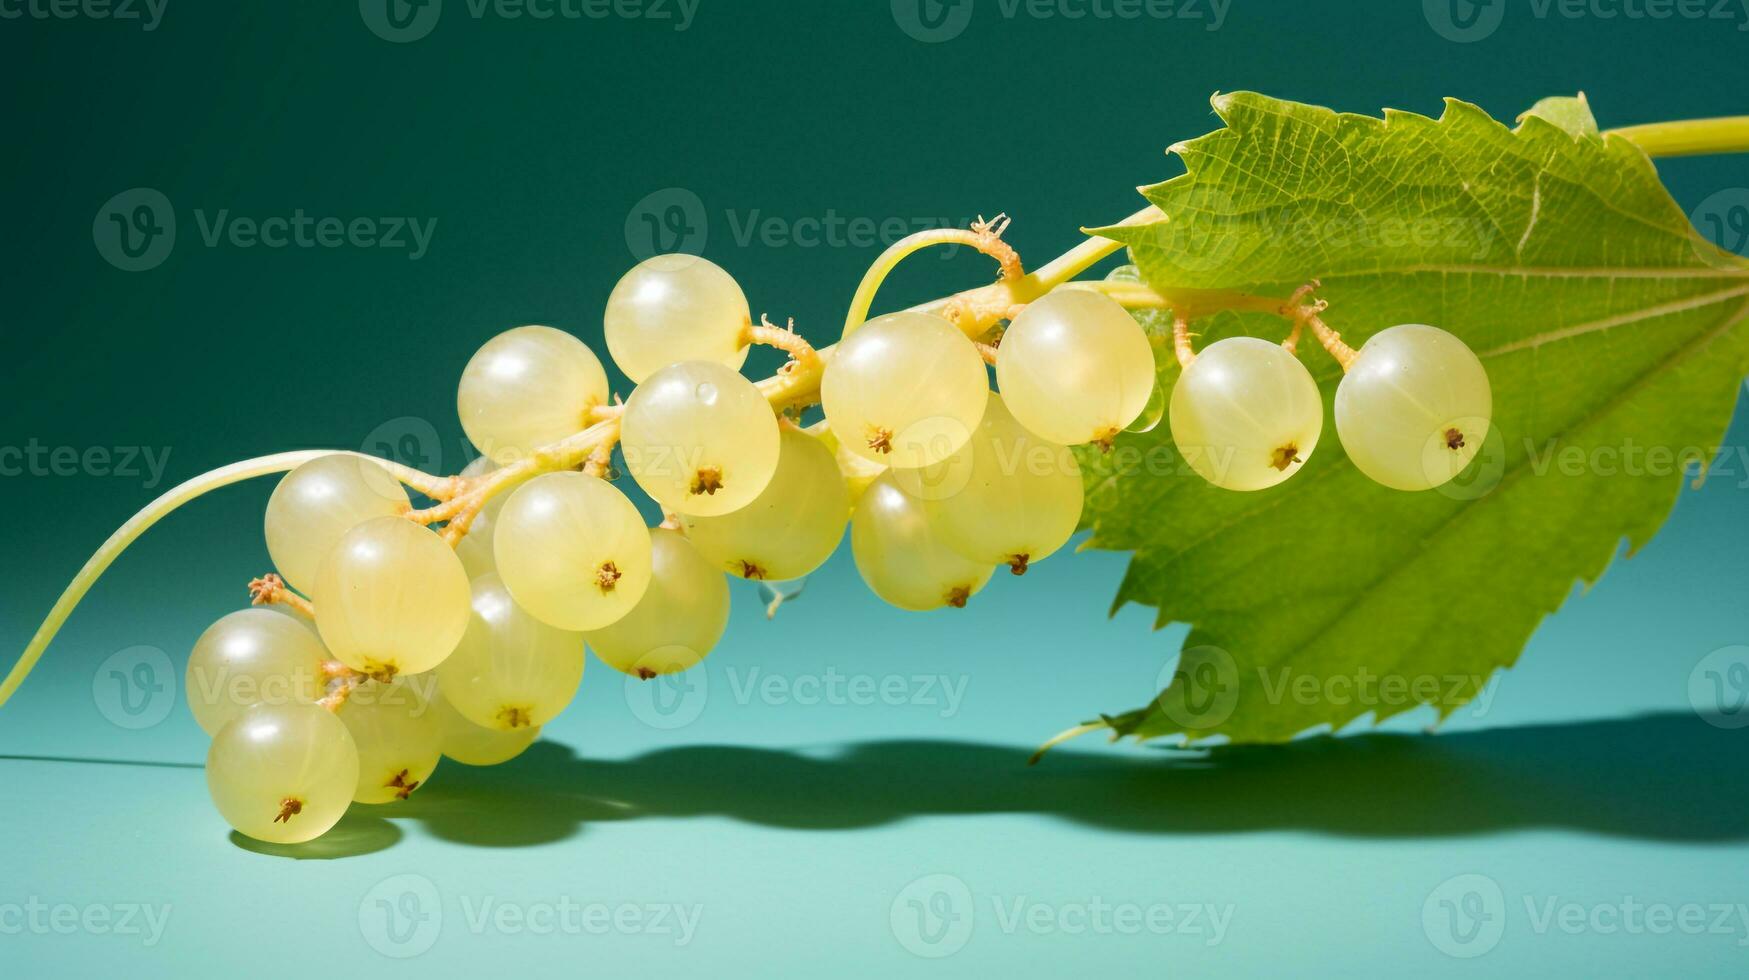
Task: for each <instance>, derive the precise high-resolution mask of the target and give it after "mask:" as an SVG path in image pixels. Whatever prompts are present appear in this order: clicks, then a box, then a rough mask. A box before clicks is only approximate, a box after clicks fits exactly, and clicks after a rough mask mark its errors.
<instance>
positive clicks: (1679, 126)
mask: <svg viewBox="0 0 1749 980" xmlns="http://www.w3.org/2000/svg"><path fill="white" fill-rule="evenodd" d="M1604 135H1606V136H1620V137H1622V138H1623V139H1626V140H1629V141H1631V142H1633V143H1634V144H1635V145H1637V146H1639V148H1640V149H1642V150H1645V151H1646V155H1647V156H1652V157H1683V156H1695V155H1697V154H1702V153H1749V116H1721V117H1719V118H1716V119H1681V120H1677V121H1675V122H1658V123H1647V124H1645V125H1642V126H1623V127H1621V128H1619V129H1612V130H1609V131H1608V132H1606V133H1605V134H1604Z"/></svg>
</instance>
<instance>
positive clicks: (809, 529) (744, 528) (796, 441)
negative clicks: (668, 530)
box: [682, 429, 850, 580]
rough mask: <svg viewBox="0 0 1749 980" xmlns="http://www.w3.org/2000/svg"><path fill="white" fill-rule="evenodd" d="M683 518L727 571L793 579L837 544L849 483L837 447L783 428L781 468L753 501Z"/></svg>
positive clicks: (846, 510) (846, 514)
mask: <svg viewBox="0 0 1749 980" xmlns="http://www.w3.org/2000/svg"><path fill="white" fill-rule="evenodd" d="M682 521H683V523H684V525H685V527H686V534H687V537H688V538H689V539H690V540H691V541H692V543H693V545H694V546H695V547H696V548H698V550H699V553H700V554H702V555H704V556H705V557H706V558H708V559H710V560H711V561H712V562H714V563H716V565H717V567H718V568H720V569H721V570H723V571H725V572H728V573H729V574H730V575H735V576H738V577H740V578H748V579H765V580H783V579H796V578H801V577H802V576H804V575H807V574H808V573H809V572H812V571H813V570H814V569H816V568H818V567H820V565H822V564H824V563H825V561H826V559H828V558H830V557H832V552H834V551H836V550H837V549H838V543H839V542H840V541H841V540H843V538H844V528H845V526H846V525H847V524H848V523H849V521H850V490H849V488H848V487H847V486H846V485H845V483H844V477H843V476H842V475H841V474H840V473H839V470H838V462H837V460H836V459H835V458H834V456H833V454H832V450H830V449H828V448H826V446H825V444H824V443H822V442H821V441H820V440H819V439H816V438H814V437H813V436H811V435H808V434H807V433H805V432H801V431H798V430H796V429H785V430H784V431H783V433H782V435H781V436H780V439H779V449H778V457H777V471H776V472H775V473H773V474H772V477H771V482H770V483H768V484H766V487H765V489H764V490H762V491H760V494H759V496H758V497H756V498H754V500H753V502H752V503H750V504H748V505H747V506H745V507H743V508H741V509H740V510H737V511H733V512H731V513H728V514H723V515H720V516H717V517H697V516H692V515H687V516H685V517H683V518H682Z"/></svg>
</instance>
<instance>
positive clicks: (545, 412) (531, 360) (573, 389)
mask: <svg viewBox="0 0 1749 980" xmlns="http://www.w3.org/2000/svg"><path fill="white" fill-rule="evenodd" d="M607 398H608V390H607V371H606V369H604V368H603V367H602V366H601V360H600V359H599V358H597V357H596V356H595V352H594V351H592V350H590V349H589V346H588V345H587V344H585V343H583V342H582V341H581V340H578V339H577V338H576V337H573V336H571V335H570V334H568V333H565V332H564V331H562V330H554V329H553V328H552V327H541V326H528V327H517V328H515V329H514V330H507V331H505V332H504V333H501V334H499V335H498V336H496V337H493V338H492V339H491V340H488V341H487V342H486V343H485V345H484V346H482V347H481V348H480V349H479V351H477V352H476V353H475V354H474V356H473V358H472V359H471V360H469V361H468V366H467V368H466V369H465V370H463V371H462V379H461V384H460V385H459V386H458V387H457V389H456V412H457V414H458V415H459V416H460V417H461V422H462V430H463V431H464V432H466V433H467V435H468V441H469V442H471V443H473V444H474V445H475V446H476V447H478V448H479V450H480V452H481V453H483V454H485V455H486V456H488V457H490V458H491V459H494V460H496V461H497V462H498V463H500V464H506V463H512V462H515V461H516V460H519V459H525V458H527V457H528V456H529V455H530V454H531V453H533V452H534V450H535V449H537V448H539V447H541V446H544V445H548V444H549V443H554V442H558V441H559V440H561V439H564V438H565V437H567V436H571V435H575V434H576V433H578V432H581V431H583V430H584V429H586V428H588V427H589V410H590V409H591V408H593V407H595V406H598V405H606V404H607Z"/></svg>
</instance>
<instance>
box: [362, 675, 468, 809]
mask: <svg viewBox="0 0 1749 980" xmlns="http://www.w3.org/2000/svg"><path fill="white" fill-rule="evenodd" d="M434 686H435V684H434V682H433V681H432V679H431V675H430V674H429V673H425V674H413V675H403V676H401V677H397V678H395V679H394V680H393V681H392V682H389V683H386V684H385V683H383V682H381V681H365V682H364V683H362V684H359V685H358V686H357V687H354V688H353V689H352V693H351V694H350V695H349V696H348V697H347V698H346V701H345V703H343V704H342V705H341V706H340V711H339V713H338V714H339V718H340V720H341V722H343V723H344V724H345V725H346V730H347V731H349V732H351V733H352V741H353V744H355V745H357V746H358V782H357V783H356V784H355V785H354V786H353V790H352V799H353V802H355V803H393V802H395V801H397V800H404V799H406V798H407V797H409V796H411V795H413V791H414V790H416V789H418V788H419V787H421V786H423V785H425V782H426V780H428V779H430V778H431V772H432V770H434V769H436V768H437V761H438V758H439V756H440V755H441V753H442V731H441V729H439V728H438V727H437V716H436V715H435V714H434V713H433V712H432V710H431V702H430V697H431V690H432V688H433V687H434Z"/></svg>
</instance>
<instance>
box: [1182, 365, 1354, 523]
mask: <svg viewBox="0 0 1749 980" xmlns="http://www.w3.org/2000/svg"><path fill="white" fill-rule="evenodd" d="M1169 422H1170V424H1171V427H1172V439H1173V442H1175V443H1176V444H1177V447H1178V451H1179V453H1180V454H1181V455H1182V456H1183V457H1184V460H1185V462H1187V463H1189V464H1190V466H1191V468H1192V469H1193V470H1195V471H1196V472H1197V474H1199V475H1200V476H1202V477H1203V478H1204V479H1206V480H1208V481H1209V482H1210V483H1212V484H1214V485H1215V486H1218V487H1222V488H1224V489H1228V490H1263V489H1267V488H1269V487H1272V486H1275V485H1276V484H1278V483H1280V482H1282V481H1283V480H1286V479H1287V478H1288V477H1290V476H1292V475H1294V473H1296V472H1298V471H1299V469H1300V467H1301V465H1303V464H1304V462H1305V461H1306V460H1307V459H1309V458H1311V455H1312V451H1313V450H1314V449H1316V448H1317V445H1318V437H1319V435H1320V434H1321V433H1322V432H1323V430H1324V402H1323V397H1322V396H1321V395H1320V394H1319V392H1318V383H1317V382H1316V381H1314V380H1312V375H1311V372H1309V371H1307V370H1306V368H1305V365H1303V364H1301V363H1300V361H1299V359H1298V358H1296V357H1295V356H1294V355H1293V354H1290V353H1288V352H1287V351H1286V350H1284V349H1282V347H1281V345H1279V344H1273V343H1270V342H1269V341H1267V340H1260V339H1258V338H1256V337H1228V338H1227V339H1225V340H1219V341H1216V342H1215V343H1212V344H1210V345H1208V346H1207V347H1205V348H1204V349H1203V350H1202V352H1201V353H1199V354H1197V355H1196V360H1195V361H1193V362H1192V363H1191V365H1190V366H1189V367H1187V368H1185V369H1184V370H1183V372H1182V373H1181V374H1180V375H1179V377H1178V382H1177V384H1176V385H1174V387H1173V389H1172V401H1171V408H1170V415H1169Z"/></svg>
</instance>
